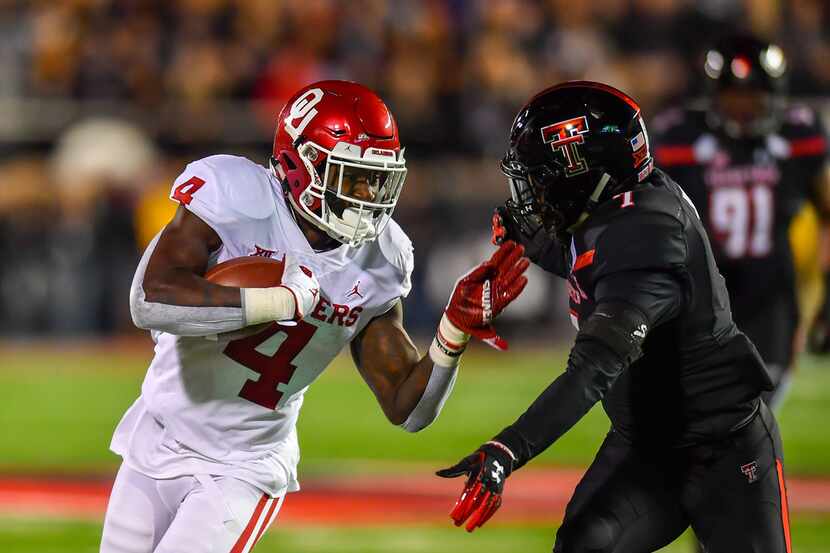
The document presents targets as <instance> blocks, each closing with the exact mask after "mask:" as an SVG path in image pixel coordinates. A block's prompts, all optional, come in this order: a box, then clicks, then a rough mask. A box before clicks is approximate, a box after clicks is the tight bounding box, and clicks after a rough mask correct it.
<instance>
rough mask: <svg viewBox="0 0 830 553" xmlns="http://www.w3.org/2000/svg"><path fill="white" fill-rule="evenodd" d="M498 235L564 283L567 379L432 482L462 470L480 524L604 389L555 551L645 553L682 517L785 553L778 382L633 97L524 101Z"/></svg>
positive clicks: (470, 511)
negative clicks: (774, 386)
mask: <svg viewBox="0 0 830 553" xmlns="http://www.w3.org/2000/svg"><path fill="white" fill-rule="evenodd" d="M502 169H503V171H504V172H505V174H506V175H507V177H508V181H509V183H510V189H511V192H512V199H511V200H509V201H508V202H507V203H506V205H505V206H504V207H503V208H500V209H499V210H497V215H496V216H495V217H494V222H495V223H496V224H495V225H494V226H495V231H496V236H497V238H498V239H499V240H504V239H508V238H509V239H515V240H517V241H519V242H521V243H522V244H524V245H525V247H526V251H527V254H528V255H529V256H530V258H531V260H532V261H534V262H535V263H537V264H539V265H540V266H542V267H543V268H545V269H547V270H548V271H551V272H553V273H556V274H558V275H559V276H562V277H564V278H566V279H567V281H568V285H569V293H570V308H571V315H572V318H573V320H574V322H575V323H576V324H577V325H578V329H579V331H578V334H577V336H576V341H575V344H574V346H573V348H572V349H571V353H570V357H569V359H568V365H567V367H566V370H565V372H564V373H563V374H561V375H560V376H559V377H558V378H556V379H555V380H554V381H553V383H552V384H551V385H550V386H549V387H548V388H547V389H546V390H545V391H544V392H542V394H541V395H540V396H539V397H538V398H537V399H536V401H534V402H533V404H532V405H531V406H530V407H529V408H528V409H527V411H525V413H524V414H522V415H521V416H520V417H519V418H518V419H517V420H516V422H514V423H513V424H511V425H510V426H508V427H507V428H505V429H504V430H503V431H502V432H500V433H499V434H497V435H496V436H495V437H494V438H493V439H492V440H490V441H488V442H487V443H485V444H484V445H482V446H481V447H480V448H479V449H477V450H476V451H475V452H474V453H473V454H471V455H469V456H467V457H465V458H464V459H462V460H461V461H460V462H459V463H457V464H456V465H454V466H452V467H450V468H447V469H443V470H441V471H439V472H438V475H439V476H443V477H456V476H461V475H466V476H467V477H468V480H467V483H466V486H465V488H464V491H463V493H462V495H461V497H460V498H459V501H458V502H457V504H456V506H455V508H454V509H453V512H452V517H453V519H454V520H455V523H456V525H461V524H463V523H464V522H465V521H466V523H467V524H466V527H467V529H468V530H470V531H472V530H473V529H474V528H476V527H477V526H481V525H482V524H483V523H484V522H485V521H486V520H487V519H488V518H490V517H491V516H492V515H493V513H494V512H495V511H496V509H497V508H498V507H499V505H500V504H501V493H502V489H503V486H504V484H505V479H506V478H507V477H508V476H509V475H510V473H511V472H512V471H514V470H516V469H518V468H520V467H522V466H523V465H524V464H525V463H527V462H528V461H530V460H531V459H532V458H533V457H535V456H536V455H538V454H539V453H541V452H542V451H544V450H545V449H547V448H548V447H549V446H550V445H551V444H552V443H553V442H554V441H556V440H557V439H558V438H559V437H560V436H562V435H563V434H564V433H565V432H567V431H568V430H569V429H570V428H571V427H572V426H573V425H574V424H575V423H576V422H577V421H578V420H579V419H580V418H581V417H582V416H583V415H585V413H587V412H588V410H589V409H590V408H591V406H593V405H594V404H595V403H596V402H597V401H600V400H601V401H602V403H603V406H604V408H605V411H606V413H607V414H608V416H609V418H610V419H611V430H610V432H609V433H608V435H607V436H606V438H605V441H604V442H603V444H602V446H601V447H600V450H599V451H598V452H597V455H596V458H595V459H594V462H593V463H592V465H591V466H590V468H589V469H588V471H587V472H586V473H585V475H584V477H583V478H582V481H581V482H580V483H579V485H578V486H577V488H576V491H575V492H574V495H573V497H572V498H571V500H570V502H569V504H568V507H567V510H566V512H565V518H564V521H563V523H562V526H561V527H560V528H559V530H558V532H557V535H556V545H555V546H554V551H555V552H557V553H576V552H585V553H587V552H591V553H611V552H616V553H622V552H624V553H640V552H648V551H655V550H657V549H659V548H661V547H663V546H664V545H666V544H668V543H670V542H672V541H673V540H674V539H675V538H676V537H677V536H679V535H680V534H681V533H682V532H683V531H684V530H685V529H686V528H687V527H688V526H689V525H691V526H692V528H693V529H694V531H695V533H696V534H697V536H698V537H699V539H700V540H701V542H703V544H704V545H705V546H706V547H707V551H710V552H713V553H727V552H728V553H735V552H738V551H753V552H756V553H758V552H762V553H763V552H769V553H773V552H774V553H781V552H784V551H787V552H788V551H789V549H790V545H789V543H790V542H789V529H788V519H787V517H788V515H787V502H786V491H785V485H784V474H783V454H782V447H781V439H780V436H779V433H778V429H777V426H776V422H775V419H774V417H773V415H772V414H771V412H770V411H769V409H767V408H766V406H765V405H764V404H763V402H762V401H761V400H760V393H761V392H762V391H763V390H765V389H768V388H770V387H771V382H770V379H769V375H768V374H767V372H766V369H765V367H764V364H763V362H762V361H761V358H760V356H759V355H758V352H757V350H756V349H755V347H754V346H753V345H752V343H751V342H750V341H749V340H748V339H747V337H746V336H745V335H744V334H743V333H742V332H741V331H739V330H738V329H737V327H736V326H735V324H734V322H733V321H732V317H731V314H730V309H729V298H728V296H727V293H726V288H725V286H724V283H723V278H722V277H721V275H720V273H719V272H718V269H717V267H716V266H715V261H714V256H713V254H712V250H711V248H710V246H709V240H708V239H707V237H706V231H705V230H704V229H703V226H702V224H701V222H700V219H699V218H698V215H697V213H696V211H695V208H694V206H693V205H692V203H691V202H690V201H689V199H688V198H687V197H686V196H685V195H684V194H683V192H682V190H681V189H680V187H679V186H678V185H677V184H676V183H675V182H674V181H672V180H671V179H670V178H669V177H668V176H667V175H666V174H665V173H663V172H662V171H660V170H659V169H657V168H655V167H654V165H653V161H652V157H651V154H650V151H649V140H648V134H647V133H646V128H645V126H644V123H643V119H642V117H641V114H640V108H639V106H638V105H637V103H636V102H635V101H634V100H632V99H631V98H630V97H628V96H627V95H626V94H624V93H622V92H620V91H618V90H616V89H614V88H612V87H610V86H607V85H603V84H600V83H594V82H586V81H576V82H568V83H564V84H560V85H558V86H554V87H552V88H549V89H547V90H545V91H543V92H541V93H540V94H538V95H537V96H535V97H534V98H533V99H531V100H530V102H529V103H528V104H527V105H526V106H525V107H524V108H522V110H521V111H520V112H519V114H518V116H517V117H516V119H515V121H514V123H513V127H512V131H511V136H510V146H509V149H508V152H507V155H506V156H505V158H504V160H503V162H502Z"/></svg>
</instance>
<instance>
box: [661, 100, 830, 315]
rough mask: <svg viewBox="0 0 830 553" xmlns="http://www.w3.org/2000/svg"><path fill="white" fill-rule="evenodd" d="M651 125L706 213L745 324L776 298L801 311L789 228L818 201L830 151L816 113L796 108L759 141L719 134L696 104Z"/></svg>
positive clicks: (674, 170) (664, 162)
mask: <svg viewBox="0 0 830 553" xmlns="http://www.w3.org/2000/svg"><path fill="white" fill-rule="evenodd" d="M651 128H652V131H653V134H654V136H653V142H654V143H655V144H656V148H655V157H656V160H657V163H658V164H659V165H660V166H661V167H662V168H663V169H665V170H666V171H667V172H668V173H669V174H670V175H671V176H672V178H673V179H675V180H676V181H677V182H678V183H679V184H680V185H681V186H682V187H683V189H684V190H685V191H686V193H687V194H688V195H689V197H690V198H691V200H692V202H694V204H695V205H696V206H697V208H698V211H699V212H700V217H701V219H702V221H703V224H704V226H705V228H706V230H707V232H708V233H709V237H710V240H711V241H712V249H713V251H714V254H715V258H716V261H717V264H718V267H719V269H720V271H721V273H722V274H723V276H724V277H725V278H726V285H727V288H728V290H729V293H730V298H731V300H732V309H733V312H734V314H735V319H736V320H737V321H739V326H742V325H743V323H744V322H745V323H746V324H747V325H748V324H750V323H751V322H752V321H754V320H756V319H758V318H761V317H763V316H764V314H763V313H762V311H761V310H762V309H763V308H764V307H765V306H768V305H772V304H787V305H789V306H791V310H792V311H793V313H795V314H797V311H796V310H797V303H796V294H795V269H794V265H793V256H792V251H791V248H790V241H789V228H790V224H791V222H792V219H793V217H794V216H795V214H796V213H798V211H799V210H800V208H801V207H802V206H803V204H804V202H805V201H808V200H811V199H814V198H813V195H814V194H815V193H816V186H815V183H816V181H817V178H818V175H819V174H820V172H821V171H822V168H823V165H824V162H825V159H826V156H827V142H826V139H825V134H824V131H823V129H822V127H821V124H820V121H819V119H818V118H817V117H816V115H815V113H813V112H812V111H811V110H810V109H808V108H806V107H803V106H796V107H792V108H791V109H789V110H788V111H787V112H786V113H785V116H784V118H783V122H782V125H781V126H780V128H779V129H778V131H777V132H775V133H772V134H769V135H767V136H764V137H761V138H758V139H742V140H735V139H731V138H728V137H726V136H725V135H723V134H720V133H716V132H713V131H712V129H711V127H710V126H709V125H708V124H707V114H706V112H704V111H701V110H696V109H691V108H688V109H677V110H672V111H669V112H666V113H664V114H662V115H660V116H658V117H657V118H655V120H654V122H653V124H652V127H651ZM790 318H791V319H793V321H795V319H797V317H796V316H792V315H791V317H790ZM793 324H795V322H793Z"/></svg>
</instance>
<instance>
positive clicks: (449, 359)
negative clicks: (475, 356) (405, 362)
mask: <svg viewBox="0 0 830 553" xmlns="http://www.w3.org/2000/svg"><path fill="white" fill-rule="evenodd" d="M469 341H470V335H469V334H467V333H465V332H463V331H462V330H459V328H458V327H457V326H455V325H454V324H452V322H450V320H449V319H448V318H447V314H446V313H444V316H443V317H441V322H440V323H438V331H437V332H436V333H435V338H433V340H432V344H431V345H430V346H429V356H430V358H431V359H432V361H433V363H435V364H436V365H440V366H442V367H450V368H452V367H456V366H458V363H459V361H461V354H462V353H464V350H465V349H466V348H467V342H469Z"/></svg>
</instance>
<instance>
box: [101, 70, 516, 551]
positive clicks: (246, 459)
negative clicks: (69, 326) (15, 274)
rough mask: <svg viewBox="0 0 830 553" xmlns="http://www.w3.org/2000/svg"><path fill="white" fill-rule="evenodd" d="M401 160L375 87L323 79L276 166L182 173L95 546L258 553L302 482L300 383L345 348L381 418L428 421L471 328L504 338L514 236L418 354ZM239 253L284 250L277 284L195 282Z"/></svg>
mask: <svg viewBox="0 0 830 553" xmlns="http://www.w3.org/2000/svg"><path fill="white" fill-rule="evenodd" d="M403 154H404V152H403V148H401V146H400V143H399V138H398V131H397V126H396V124H395V121H394V119H393V117H392V114H391V113H390V112H389V110H388V109H387V107H386V106H385V104H384V103H383V102H382V101H381V99H380V98H378V97H377V96H376V95H375V94H374V93H373V92H372V91H370V90H369V89H367V88H366V87H364V86H361V85H359V84H356V83H350V82H344V81H324V82H318V83H315V84H312V85H310V86H307V87H305V88H303V89H302V90H300V91H299V92H297V93H296V94H295V95H294V97H293V98H291V99H290V100H289V101H288V103H287V104H286V106H285V108H284V109H283V110H282V112H281V113H280V115H279V118H278V120H277V131H276V137H275V140H274V147H273V157H272V158H271V170H268V169H266V168H265V167H262V166H260V165H257V164H255V163H253V162H251V161H249V160H247V159H245V158H241V157H235V156H229V155H217V156H212V157H208V158H204V159H201V160H198V161H195V162H193V163H191V164H189V165H188V166H187V167H186V168H185V170H184V172H183V173H182V174H181V176H179V178H178V179H176V181H175V183H174V184H173V188H172V192H171V198H172V199H173V200H175V201H177V202H179V204H180V206H179V208H178V211H177V212H176V215H175V217H174V218H173V220H172V221H171V222H170V223H169V224H167V225H166V227H165V228H164V229H163V230H162V231H161V232H160V233H159V234H158V236H156V238H155V239H154V240H153V241H152V242H151V243H150V245H149V247H148V248H147V250H146V252H145V253H144V256H143V258H142V260H141V262H140V263H139V266H138V269H137V271H136V274H135V278H134V281H133V288H132V291H131V298H130V300H131V310H132V315H133V319H134V321H135V323H136V324H137V325H138V326H139V327H141V328H145V329H149V330H151V332H152V336H153V339H154V341H155V342H156V348H155V357H154V358H153V361H152V363H151V365H150V368H149V370H148V372H147V376H146V378H145V380H144V383H143V385H142V391H141V396H140V397H139V398H138V400H137V401H136V402H135V403H134V404H133V406H132V407H130V409H129V410H128V411H127V413H126V414H125V415H124V417H123V419H122V420H121V422H120V424H119V425H118V428H117V429H116V431H115V435H114V437H113V440H112V445H111V447H112V449H113V451H115V452H116V453H118V454H119V455H121V456H122V457H123V459H124V461H123V463H122V466H121V469H120V470H119V473H118V476H117V478H116V481H115V485H114V487H113V490H112V495H111V497H110V501H109V506H108V508H107V515H106V520H105V523H104V531H103V538H102V544H101V551H102V552H104V553H116V552H119V553H121V552H123V553H150V552H156V553H161V552H173V551H176V552H179V551H189V552H222V553H224V552H233V553H242V552H247V551H250V550H251V549H252V548H253V546H254V545H255V543H256V541H257V540H258V539H259V537H260V536H261V535H262V534H263V532H264V531H265V530H266V529H267V528H268V526H269V525H270V524H271V523H272V522H273V520H274V518H275V517H276V515H277V512H278V511H279V508H280V505H281V503H282V500H283V498H284V496H285V494H286V492H290V491H295V490H297V489H298V484H297V463H298V461H299V449H298V443H297V435H296V422H297V416H298V414H299V410H300V406H301V404H302V402H303V395H304V392H305V390H306V388H307V387H308V386H309V384H311V382H312V381H313V380H314V379H315V378H316V377H317V376H318V375H319V374H320V373H321V372H322V371H323V370H324V369H325V368H326V366H327V365H328V364H329V362H330V361H331V360H332V359H333V358H334V357H335V356H336V355H337V354H338V352H339V351H340V350H341V349H342V348H343V347H344V346H345V345H347V344H349V345H350V347H351V352H352V356H353V358H354V361H355V363H356V365H357V367H358V370H359V371H360V374H361V375H362V376H363V378H364V379H365V380H366V383H367V384H368V385H369V387H370V388H371V389H372V391H373V392H374V393H375V395H376V397H377V400H378V402H379V403H380V406H381V408H382V409H383V411H384V413H385V414H386V416H387V417H388V418H389V420H390V421H391V422H392V423H394V424H397V425H400V426H402V427H403V428H404V429H405V430H407V431H410V432H416V431H418V430H421V429H422V428H424V427H426V426H427V425H428V424H430V423H431V422H432V421H433V420H434V419H435V417H436V416H437V415H438V413H439V411H440V410H441V407H442V406H443V404H444V402H445V400H446V398H447V397H448V395H449V393H450V391H451V389H452V386H453V383H454V381H455V377H456V370H457V366H458V362H459V359H460V357H461V354H462V353H463V351H464V349H465V347H466V344H467V342H468V340H469V339H470V335H474V336H477V337H479V338H481V339H483V340H485V341H487V342H488V343H490V344H491V345H494V346H496V347H499V348H504V347H505V346H506V344H505V343H504V341H503V340H502V339H501V338H500V337H499V336H497V335H496V333H495V331H494V330H493V327H492V325H491V321H492V319H493V318H494V317H495V316H497V315H498V314H499V313H500V312H501V311H502V309H503V308H504V307H505V306H506V305H507V304H508V303H510V302H511V301H512V300H513V299H514V298H515V297H516V296H518V295H519V293H520V292H521V290H522V289H523V287H524V285H525V284H526V279H525V277H524V276H523V275H522V273H523V272H524V270H525V269H526V268H527V266H528V263H529V262H528V261H527V260H526V259H523V258H522V251H523V249H522V247H521V246H518V245H517V244H515V243H507V244H504V245H502V246H501V247H500V248H499V250H498V251H497V252H496V253H495V254H493V257H492V258H491V259H490V260H489V261H487V262H485V263H483V264H481V265H480V266H479V267H477V268H476V269H474V270H473V271H471V272H470V273H468V274H467V275H465V276H464V277H462V278H461V279H460V280H459V281H458V282H457V283H456V286H455V289H454V291H453V292H452V296H451V298H450V300H449V303H448V304H447V307H446V310H445V313H444V317H443V318H442V319H441V321H440V324H439V328H438V331H437V333H436V336H435V339H434V340H433V343H432V346H431V347H430V349H429V353H428V354H427V355H424V356H421V355H420V354H419V353H418V350H417V349H416V348H415V346H414V345H413V344H412V341H411V340H410V338H409V336H408V335H407V333H406V331H405V330H404V328H403V320H402V318H403V314H402V308H401V299H402V298H404V297H406V295H407V294H408V293H409V290H410V274H411V272H412V245H411V243H410V241H409V239H408V238H407V236H406V234H404V232H403V230H401V228H400V227H399V226H398V225H397V224H396V223H395V221H394V220H392V219H391V215H392V210H393V209H394V207H395V204H396V203H397V201H398V197H399V195H400V192H401V188H402V186H403V183H404V179H405V176H406V165H405V160H404V155H403ZM243 256H263V257H276V258H284V273H283V277H282V284H281V285H280V286H277V287H274V288H235V287H228V286H221V285H218V284H214V283H211V282H209V281H208V280H206V279H205V278H204V277H203V276H204V275H205V272H206V271H207V270H208V269H209V268H211V267H212V266H214V265H216V264H217V263H220V262H223V261H226V260H228V259H231V258H236V257H243ZM274 321H278V322H274ZM260 324H267V327H266V328H265V329H264V330H262V329H261V328H260V329H255V330H251V329H248V330H247V331H241V332H240V330H241V329H243V328H245V327H248V326H252V325H260Z"/></svg>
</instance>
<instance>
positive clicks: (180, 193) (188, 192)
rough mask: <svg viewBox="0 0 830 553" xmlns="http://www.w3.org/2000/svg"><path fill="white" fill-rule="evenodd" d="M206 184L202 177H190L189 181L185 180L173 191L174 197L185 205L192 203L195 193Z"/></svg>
mask: <svg viewBox="0 0 830 553" xmlns="http://www.w3.org/2000/svg"><path fill="white" fill-rule="evenodd" d="M204 185H205V181H204V180H203V179H200V178H199V177H190V179H188V180H187V182H184V183H182V184H180V185H179V186H177V187H176V189H175V190H174V191H173V198H174V199H176V200H178V201H179V202H181V203H182V204H184V205H190V202H192V201H193V194H195V193H196V191H197V190H199V189H200V188H201V187H202V186H204Z"/></svg>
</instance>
